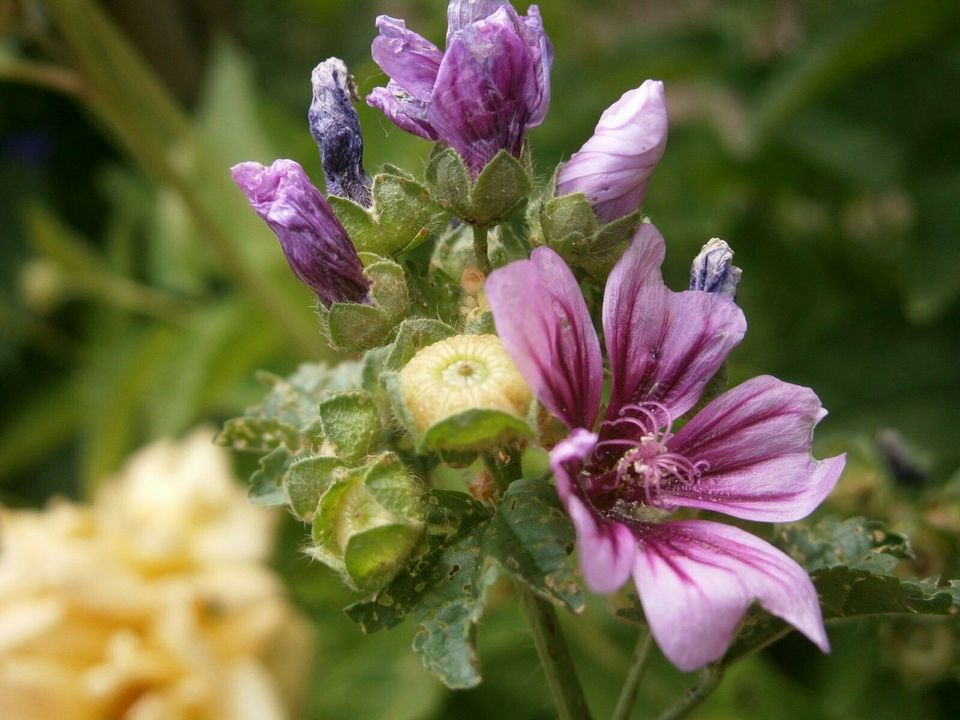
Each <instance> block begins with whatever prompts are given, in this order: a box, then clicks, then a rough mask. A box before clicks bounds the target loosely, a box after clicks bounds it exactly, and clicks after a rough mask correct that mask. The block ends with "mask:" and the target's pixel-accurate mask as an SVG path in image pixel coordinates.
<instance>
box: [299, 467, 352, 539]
mask: <svg viewBox="0 0 960 720" xmlns="http://www.w3.org/2000/svg"><path fill="white" fill-rule="evenodd" d="M347 471H348V468H347V467H346V466H345V465H344V464H343V461H342V460H340V458H337V457H327V456H317V457H308V458H303V459H301V460H297V461H296V462H294V463H293V464H292V465H290V468H289V469H288V470H287V472H286V474H285V475H284V477H283V489H284V491H285V492H286V494H287V501H288V502H289V504H290V509H291V510H293V513H294V515H296V516H297V517H298V518H300V519H301V520H303V521H304V522H308V523H312V522H313V519H314V515H315V513H316V511H317V504H318V503H319V502H320V498H321V496H322V495H323V493H324V492H326V490H327V488H329V487H330V486H331V485H332V484H333V483H335V482H338V481H340V480H342V479H343V477H344V474H345V473H346V472H347Z"/></svg>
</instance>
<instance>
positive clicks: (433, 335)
mask: <svg viewBox="0 0 960 720" xmlns="http://www.w3.org/2000/svg"><path fill="white" fill-rule="evenodd" d="M456 334H457V331H456V330H455V329H454V328H452V327H450V326H449V325H447V324H446V323H444V322H441V321H439V320H432V319H430V318H411V319H409V320H404V321H403V322H402V323H400V328H399V330H398V331H397V339H396V340H394V341H393V345H391V346H390V351H389V353H388V354H387V356H386V358H385V360H384V362H383V370H387V371H391V372H399V371H400V370H402V369H403V366H404V365H406V364H407V363H408V362H410V360H411V358H413V356H414V355H416V354H417V352H418V351H420V350H422V349H423V348H425V347H427V345H432V344H433V343H435V342H439V341H440V340H445V339H446V338H448V337H452V336H454V335H456Z"/></svg>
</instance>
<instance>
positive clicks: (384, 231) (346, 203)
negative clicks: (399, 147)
mask: <svg viewBox="0 0 960 720" xmlns="http://www.w3.org/2000/svg"><path fill="white" fill-rule="evenodd" d="M329 201H330V206H331V207H332V208H333V211H334V212H335V213H336V214H337V217H338V218H339V219H340V222H341V223H342V224H343V227H344V228H345V229H346V231H347V234H348V235H349V236H350V239H351V240H352V241H353V244H354V246H355V247H356V248H357V251H358V252H361V253H372V254H375V255H382V256H386V255H396V254H398V253H402V252H407V251H409V250H412V249H413V248H415V247H417V246H418V245H420V244H421V243H423V242H424V241H425V240H427V239H428V238H430V237H431V236H432V235H435V234H436V233H438V232H440V231H441V230H442V229H443V227H444V226H445V225H446V224H447V222H448V217H447V213H446V212H445V211H444V210H443V209H442V208H441V207H439V206H438V205H437V204H436V203H435V202H434V201H433V199H432V197H431V195H430V192H429V191H428V190H427V189H426V188H425V187H424V186H423V185H421V184H420V183H418V182H417V181H416V180H414V179H413V178H412V177H411V176H409V175H407V174H406V173H403V172H402V171H397V170H396V169H395V168H390V171H382V172H380V173H378V174H377V175H376V176H374V178H373V188H372V191H371V203H372V204H371V207H370V208H369V209H367V208H365V207H363V206H362V205H359V204H358V203H355V202H354V201H352V200H349V199H348V198H343V197H334V196H331V197H330V198H329Z"/></svg>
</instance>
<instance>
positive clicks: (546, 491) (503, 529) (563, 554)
mask: <svg viewBox="0 0 960 720" xmlns="http://www.w3.org/2000/svg"><path fill="white" fill-rule="evenodd" d="M574 540H575V534H574V530H573V525H572V524H571V522H570V519H569V518H568V517H567V514H566V513H565V512H564V511H563V508H562V507H561V506H560V502H559V499H558V498H557V491H556V489H555V488H554V487H553V485H552V484H551V483H549V482H547V481H546V480H545V479H536V480H529V479H523V480H517V481H516V482H514V483H512V484H511V485H510V487H509V488H508V489H507V492H506V493H505V494H504V496H503V500H502V501H501V502H500V505H499V506H498V507H497V511H496V513H495V514H494V516H493V520H492V521H491V523H490V527H489V529H488V531H487V535H486V537H485V547H486V548H487V552H489V554H490V555H491V556H492V557H494V558H496V559H497V561H498V562H499V563H500V565H501V567H503V569H504V570H506V571H507V572H508V573H510V574H511V575H512V576H513V577H515V578H517V579H519V580H521V581H523V582H524V583H526V584H527V585H528V586H530V589H532V590H533V591H534V592H536V593H537V594H538V595H541V596H542V597H544V598H546V599H547V600H551V601H553V602H556V603H561V604H563V605H566V606H567V607H568V608H569V609H570V610H572V611H573V612H580V611H582V610H583V608H584V603H585V600H584V595H583V591H582V590H581V589H580V586H579V584H578V583H577V581H576V579H575V571H574V568H573V565H572V563H571V562H570V559H569V557H568V556H569V554H570V553H571V552H572V551H573V546H574Z"/></svg>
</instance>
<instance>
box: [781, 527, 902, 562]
mask: <svg viewBox="0 0 960 720" xmlns="http://www.w3.org/2000/svg"><path fill="white" fill-rule="evenodd" d="M773 542H774V544H775V545H776V546H777V547H779V548H780V549H781V550H783V551H784V552H785V553H787V554H788V555H790V556H791V557H793V559H794V560H796V561H797V562H799V563H800V564H801V565H803V566H804V567H805V568H806V569H807V570H811V571H813V570H819V569H821V568H827V567H836V566H839V565H845V566H847V567H850V568H853V569H855V570H868V571H870V572H873V573H880V574H889V573H892V572H893V569H894V567H895V566H896V565H897V563H898V562H900V560H901V559H902V558H907V557H911V554H910V541H909V540H908V539H907V537H906V536H905V535H900V534H898V533H894V532H891V531H890V530H888V529H887V526H886V525H885V524H884V523H882V522H880V521H878V520H865V519H864V518H862V517H855V518H849V519H847V520H840V519H838V518H833V517H828V518H825V519H823V520H821V521H820V522H819V523H817V524H816V525H813V526H806V525H802V524H792V525H785V526H783V527H781V528H780V529H779V531H778V533H777V537H776V538H775V539H774V541H773Z"/></svg>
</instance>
